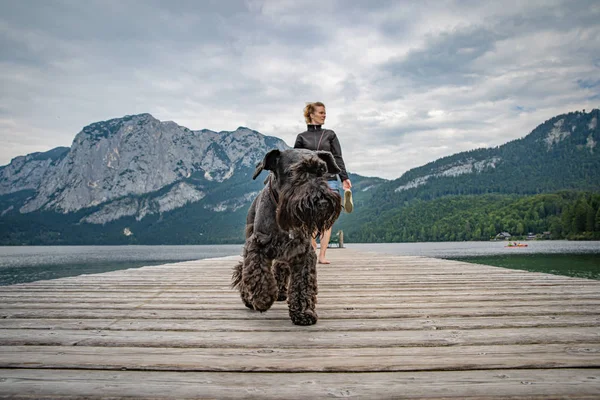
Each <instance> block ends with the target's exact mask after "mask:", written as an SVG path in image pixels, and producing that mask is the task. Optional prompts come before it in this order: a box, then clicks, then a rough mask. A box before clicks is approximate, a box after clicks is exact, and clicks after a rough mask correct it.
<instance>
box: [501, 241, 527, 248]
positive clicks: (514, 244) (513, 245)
mask: <svg viewBox="0 0 600 400" xmlns="http://www.w3.org/2000/svg"><path fill="white" fill-rule="evenodd" d="M527 246H528V245H527V244H524V243H517V242H513V243H509V244H508V245H506V246H504V247H527Z"/></svg>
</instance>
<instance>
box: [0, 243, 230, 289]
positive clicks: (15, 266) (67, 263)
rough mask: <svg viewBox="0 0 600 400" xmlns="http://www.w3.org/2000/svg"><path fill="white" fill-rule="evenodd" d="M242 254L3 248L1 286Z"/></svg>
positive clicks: (220, 249)
mask: <svg viewBox="0 0 600 400" xmlns="http://www.w3.org/2000/svg"><path fill="white" fill-rule="evenodd" d="M241 253H242V245H214V246H211V245H204V246H23V247H10V246H9V247H0V285H11V284H14V283H23V282H31V281H38V280H43V279H55V278H63V277H66V276H75V275H82V274H96V273H101V272H108V271H115V270H120V269H127V268H139V267H143V266H149V265H159V264H167V263H170V262H180V261H189V260H200V259H204V258H213V257H225V256H232V255H239V254H241Z"/></svg>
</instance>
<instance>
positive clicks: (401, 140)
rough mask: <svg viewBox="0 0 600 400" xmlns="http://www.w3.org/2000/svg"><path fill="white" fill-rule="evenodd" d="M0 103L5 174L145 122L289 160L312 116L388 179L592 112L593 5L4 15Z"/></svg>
mask: <svg viewBox="0 0 600 400" xmlns="http://www.w3.org/2000/svg"><path fill="white" fill-rule="evenodd" d="M0 88H1V89H0V143H2V145H1V147H0V165H5V164H8V163H9V162H10V160H11V159H12V158H13V157H15V156H18V155H24V154H28V153H31V152H35V151H46V150H49V149H51V148H53V147H56V146H70V144H71V142H72V140H73V138H74V137H75V135H76V134H77V133H78V132H79V131H80V130H81V129H82V128H83V127H84V126H85V125H87V124H89V123H92V122H96V121H101V120H106V119H111V118H115V117H121V116H124V115H128V114H138V113H144V112H149V113H151V114H152V115H154V117H156V118H158V119H160V120H171V121H175V122H177V123H178V124H180V125H183V126H186V127H188V128H190V129H211V130H214V131H221V130H234V129H236V128H237V127H238V126H246V127H249V128H252V129H255V130H257V131H259V132H261V133H264V134H266V135H272V136H278V137H280V138H282V139H284V140H285V141H286V142H287V143H288V144H289V145H293V143H294V139H295V137H296V134H297V133H298V132H301V131H302V130H304V129H305V125H304V119H303V117H302V108H303V107H304V104H305V102H308V101H322V102H324V103H325V104H326V105H327V122H326V127H327V128H329V129H333V130H335V131H336V133H337V134H338V136H339V138H340V141H341V144H342V149H343V151H344V158H345V160H346V165H347V167H348V169H349V170H350V171H351V172H356V173H359V174H363V175H369V176H380V177H384V178H397V177H399V176H400V175H402V173H404V172H406V171H407V170H409V169H411V168H414V167H417V166H420V165H423V164H425V163H427V162H430V161H433V160H435V159H437V158H439V157H443V156H446V155H450V154H454V153H457V152H460V151H465V150H471V149H474V148H478V147H489V146H496V145H499V144H502V143H505V142H507V141H509V140H511V139H515V138H519V137H523V136H525V135H526V134H528V133H529V132H530V131H531V130H532V129H533V128H535V127H536V126H537V125H538V124H540V123H542V122H544V121H545V120H547V119H549V118H551V117H553V116H555V115H557V114H561V113H564V112H569V111H575V110H581V109H587V110H590V109H592V108H598V107H600V1H597V0H595V1H586V0H567V1H551V0H548V1H534V0H528V1H521V0H519V1H508V0H496V1H491V2H485V1H479V0H477V1H441V0H440V1H414V2H412V1H411V2H408V1H382V0H372V1H367V0H364V1H362V0H361V1H359V0H356V1H352V0H339V1H328V0H315V1H312V0H307V1H304V0H289V1H288V0H273V1H269V0H265V1H263V0H246V1H241V0H240V1H234V0H217V1H209V0H204V1H195V0H189V1H187V0H168V1H159V0H143V1H142V0H140V1H137V0H115V1H112V0H102V1H95V0H85V1H81V0H76V1H67V0H65V1H57V0H45V1H42V0H35V1H33V0H0Z"/></svg>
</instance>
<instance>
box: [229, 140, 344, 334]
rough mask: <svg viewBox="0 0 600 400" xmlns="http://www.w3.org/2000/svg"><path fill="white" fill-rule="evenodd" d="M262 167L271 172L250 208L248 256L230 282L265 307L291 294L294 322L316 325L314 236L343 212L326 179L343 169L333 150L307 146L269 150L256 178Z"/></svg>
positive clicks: (246, 298)
mask: <svg viewBox="0 0 600 400" xmlns="http://www.w3.org/2000/svg"><path fill="white" fill-rule="evenodd" d="M263 169H265V170H268V171H271V172H270V174H269V176H268V178H267V180H266V181H265V184H266V186H265V187H264V188H263V190H262V191H261V192H260V193H259V194H258V196H257V197H256V199H254V202H253V203H252V205H251V206H250V210H249V211H248V216H247V218H246V244H245V245H244V254H243V258H244V260H243V262H240V263H239V264H238V265H237V266H236V267H235V268H234V272H233V277H232V287H234V288H237V289H238V290H239V291H240V295H241V297H242V300H243V302H244V304H245V305H246V307H248V308H251V309H254V310H257V311H261V312H262V311H267V310H268V309H269V308H270V307H271V306H272V305H273V303H274V302H275V300H279V301H283V300H285V299H286V298H287V299H288V305H289V313H290V318H291V319H292V322H293V323H294V324H296V325H312V324H315V323H316V322H317V313H316V311H315V305H316V302H317V256H316V254H315V251H314V249H313V248H312V245H311V237H312V235H313V234H314V233H315V232H317V231H321V232H322V231H324V230H326V229H329V228H330V227H331V226H332V225H333V223H334V222H335V220H336V219H337V218H338V217H339V215H340V212H341V209H342V204H341V198H340V196H339V195H337V194H336V193H335V192H333V191H332V190H331V189H330V188H329V186H328V185H327V181H326V179H325V174H326V173H327V172H329V173H334V174H335V173H338V172H340V169H339V168H338V166H337V165H336V163H335V160H334V159H333V156H332V155H331V153H329V152H327V151H317V152H313V151H310V150H303V149H294V150H285V151H279V150H272V151H270V152H269V153H268V154H267V155H266V156H265V158H264V160H263V161H262V162H260V163H259V164H258V165H257V166H256V170H255V171H254V176H253V177H252V179H256V177H257V176H258V175H259V174H260V172H261V171H262V170H263ZM288 283H289V285H288ZM288 286H289V289H288Z"/></svg>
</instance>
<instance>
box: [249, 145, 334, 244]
mask: <svg viewBox="0 0 600 400" xmlns="http://www.w3.org/2000/svg"><path fill="white" fill-rule="evenodd" d="M263 170H268V171H271V179H270V181H271V183H270V184H271V185H272V189H273V191H274V192H275V193H277V195H278V204H277V223H278V224H279V226H280V227H281V229H283V230H286V231H289V230H301V231H305V232H306V233H309V234H312V233H313V232H315V231H317V230H319V231H323V230H325V229H329V228H330V227H331V226H332V225H333V223H334V222H335V220H336V219H337V218H338V217H339V215H340V212H341V210H342V204H341V198H340V196H339V195H338V194H337V193H335V192H333V191H332V190H331V189H330V188H329V186H328V185H327V180H326V178H325V174H327V173H332V174H336V173H338V172H340V169H339V167H338V166H337V164H336V163H335V160H334V158H333V155H332V154H331V153H330V152H328V151H316V152H315V151H310V150H304V149H293V150H284V151H279V150H271V151H270V152H269V153H267V155H266V156H265V158H264V159H263V160H262V161H261V162H259V163H258V165H257V166H256V170H255V171H254V175H253V176H252V179H256V177H257V176H258V175H259V174H260V172H261V171H263Z"/></svg>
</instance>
